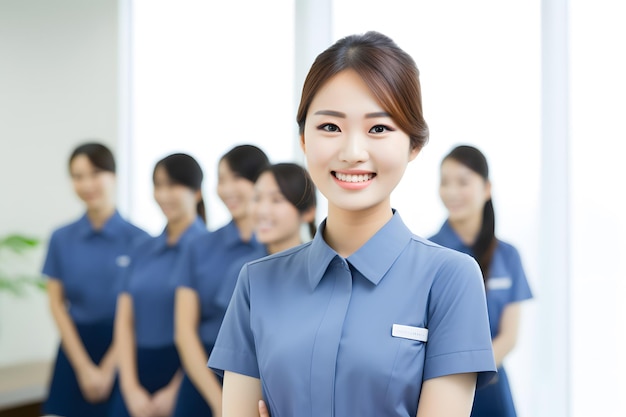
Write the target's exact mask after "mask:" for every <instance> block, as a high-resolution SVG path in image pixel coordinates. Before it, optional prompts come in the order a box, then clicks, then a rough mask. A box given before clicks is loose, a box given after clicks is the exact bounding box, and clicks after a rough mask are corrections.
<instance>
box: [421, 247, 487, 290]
mask: <svg viewBox="0 0 626 417" xmlns="http://www.w3.org/2000/svg"><path fill="white" fill-rule="evenodd" d="M410 246H411V247H410V250H411V251H413V253H411V254H410V256H413V257H415V258H416V259H421V264H420V268H422V269H423V270H424V271H428V272H429V273H430V274H431V276H432V277H433V285H444V286H448V285H452V286H456V285H458V284H459V283H464V285H467V283H468V282H472V281H476V282H477V283H479V284H480V285H482V274H481V272H480V267H479V266H478V263H477V262H476V260H475V259H474V258H473V257H472V256H470V255H468V254H466V253H463V252H459V251H457V250H454V249H450V248H447V247H445V246H441V245H439V244H437V243H435V242H433V241H431V240H428V239H424V238H422V237H419V236H413V238H412V241H411V245H410ZM464 285H460V286H459V287H463V286H464Z"/></svg>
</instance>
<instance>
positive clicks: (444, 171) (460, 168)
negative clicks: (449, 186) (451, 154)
mask: <svg viewBox="0 0 626 417" xmlns="http://www.w3.org/2000/svg"><path fill="white" fill-rule="evenodd" d="M441 175H442V176H461V177H466V178H474V177H475V178H478V179H481V180H482V176H481V175H480V174H478V173H477V172H475V171H473V170H471V169H470V168H469V167H468V166H467V165H464V164H462V163H460V162H459V161H457V160H456V159H452V158H448V159H446V160H444V161H443V162H442V163H441Z"/></svg>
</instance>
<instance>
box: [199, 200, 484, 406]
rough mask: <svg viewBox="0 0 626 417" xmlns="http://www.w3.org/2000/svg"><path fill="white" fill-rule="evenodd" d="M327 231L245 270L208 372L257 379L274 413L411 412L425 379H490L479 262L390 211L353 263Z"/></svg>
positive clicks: (229, 308)
mask: <svg viewBox="0 0 626 417" xmlns="http://www.w3.org/2000/svg"><path fill="white" fill-rule="evenodd" d="M324 227H325V223H322V225H321V227H320V231H319V233H317V234H316V236H315V238H314V239H313V241H311V242H309V243H305V244H303V245H301V246H299V247H297V248H293V249H290V250H287V251H285V252H282V253H279V254H275V255H271V256H269V257H266V258H263V259H260V260H257V261H253V262H250V263H248V264H246V265H245V266H244V268H243V269H242V271H241V273H240V276H239V280H238V282H237V287H236V289H235V292H234V294H233V298H232V300H231V303H230V305H229V307H228V310H227V313H226V317H225V319H224V323H223V325H222V328H221V330H220V333H219V336H218V339H217V342H216V345H215V348H214V349H213V353H212V355H211V357H210V359H209V366H211V367H212V368H214V369H215V370H217V371H218V372H221V371H223V370H228V371H232V372H235V373H239V374H244V375H248V376H251V377H256V378H260V380H261V384H262V388H263V395H264V398H265V400H266V402H267V404H268V406H269V408H270V413H271V415H272V417H280V416H296V415H297V416H312V417H317V416H341V417H351V416H357V415H375V416H407V417H408V416H410V417H414V416H415V415H416V412H417V407H418V401H419V397H420V392H421V387H422V382H423V381H424V380H427V379H431V378H436V377H440V376H445V375H450V374H456V373H467V372H477V373H478V380H479V382H478V383H479V384H481V385H482V384H484V383H485V382H487V381H488V380H489V379H490V378H491V377H492V376H493V375H494V374H495V370H496V368H495V363H494V358H493V351H492V347H491V338H490V336H489V324H488V320H487V309H486V303H485V294H484V289H483V283H482V279H481V276H480V269H479V268H478V265H477V264H476V261H474V259H472V258H471V257H469V256H467V255H465V254H461V253H459V252H456V251H452V250H449V249H447V248H444V247H441V246H439V245H436V244H433V243H431V242H429V241H427V240H425V239H422V238H420V237H418V236H415V235H413V234H412V233H411V232H410V230H409V229H408V228H407V227H406V226H405V225H404V223H403V222H402V220H401V218H400V215H399V214H398V213H397V212H395V213H394V215H393V217H392V219H391V220H390V221H389V222H388V223H387V224H386V225H385V226H383V227H382V228H381V229H380V230H379V231H378V232H377V233H376V234H375V235H374V236H373V237H372V238H371V239H370V240H369V241H368V242H367V243H366V244H364V245H363V246H362V247H361V248H360V249H359V250H358V251H356V252H355V253H354V254H352V255H350V256H349V257H348V258H342V257H341V256H339V255H338V254H337V253H336V252H335V251H334V250H333V249H332V248H330V247H329V246H328V245H327V244H326V242H325V241H324V239H323V237H322V236H323V231H324ZM394 324H395V325H404V326H410V327H412V328H419V329H427V330H428V337H427V341H422V340H414V339H412V338H411V337H408V336H406V335H401V334H400V335H398V334H396V335H395V336H394V333H393V331H392V328H393V326H394ZM418 339H419V338H418Z"/></svg>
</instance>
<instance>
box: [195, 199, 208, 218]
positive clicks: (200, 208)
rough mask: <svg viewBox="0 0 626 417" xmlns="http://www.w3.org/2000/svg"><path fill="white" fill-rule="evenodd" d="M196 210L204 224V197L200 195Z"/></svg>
mask: <svg viewBox="0 0 626 417" xmlns="http://www.w3.org/2000/svg"><path fill="white" fill-rule="evenodd" d="M196 212H197V213H198V216H200V218H201V219H202V221H203V222H204V224H206V207H205V205H204V198H202V197H200V200H199V201H198V204H197V205H196Z"/></svg>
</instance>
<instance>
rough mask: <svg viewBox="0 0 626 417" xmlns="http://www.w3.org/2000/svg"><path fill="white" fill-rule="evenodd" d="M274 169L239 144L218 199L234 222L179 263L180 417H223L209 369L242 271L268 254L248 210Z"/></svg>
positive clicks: (222, 172) (225, 162)
mask: <svg viewBox="0 0 626 417" xmlns="http://www.w3.org/2000/svg"><path fill="white" fill-rule="evenodd" d="M268 165H269V160H268V158H267V156H266V155H265V153H264V152H263V151H262V150H261V149H259V148H258V147H256V146H253V145H238V146H235V147H234V148H232V149H231V150H229V151H228V152H227V153H226V154H224V155H223V156H222V157H221V158H220V161H219V163H218V186H217V194H218V196H219V197H220V199H221V200H222V202H223V203H224V205H226V207H227V208H228V210H229V212H230V214H231V216H232V220H231V221H230V222H229V223H228V224H227V225H225V226H223V227H221V228H220V229H218V230H216V231H213V232H211V233H210V234H207V235H202V236H199V237H198V238H196V239H194V240H193V242H191V244H190V245H188V247H187V248H186V250H185V252H184V254H183V255H182V256H181V259H180V260H179V262H178V265H177V267H176V269H175V272H174V274H173V275H172V278H173V279H174V280H175V285H177V287H178V288H177V289H176V302H175V317H176V319H175V324H176V325H175V340H176V345H177V348H178V352H179V355H180V358H181V361H182V363H183V367H184V369H185V374H184V377H183V382H182V384H181V387H180V391H179V394H178V399H177V401H176V408H175V411H174V416H175V417H183V416H192V417H195V416H211V415H217V416H220V415H221V403H222V401H221V391H222V390H221V382H220V381H218V380H217V378H216V377H215V375H214V374H213V373H212V372H210V371H209V370H208V369H207V368H206V363H207V358H208V355H209V354H210V352H211V349H212V348H213V343H214V342H215V337H216V335H217V331H218V330H219V327H220V325H221V323H222V319H223V317H224V311H225V310H226V306H227V305H228V301H229V299H230V295H231V293H232V289H233V287H234V285H235V284H234V281H235V280H236V279H237V273H238V272H239V269H241V266H242V265H243V264H244V263H245V262H247V261H249V260H252V259H257V258H260V257H262V256H264V255H266V251H265V248H264V247H263V245H262V244H260V243H259V242H257V241H256V239H255V238H254V236H253V224H252V219H251V217H250V214H249V205H250V201H251V199H252V194H253V192H254V182H255V181H256V180H257V178H258V176H259V174H260V173H261V171H262V170H263V169H265V168H266V167H267V166H268Z"/></svg>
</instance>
